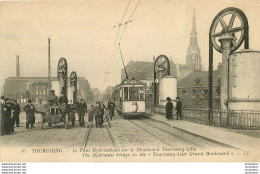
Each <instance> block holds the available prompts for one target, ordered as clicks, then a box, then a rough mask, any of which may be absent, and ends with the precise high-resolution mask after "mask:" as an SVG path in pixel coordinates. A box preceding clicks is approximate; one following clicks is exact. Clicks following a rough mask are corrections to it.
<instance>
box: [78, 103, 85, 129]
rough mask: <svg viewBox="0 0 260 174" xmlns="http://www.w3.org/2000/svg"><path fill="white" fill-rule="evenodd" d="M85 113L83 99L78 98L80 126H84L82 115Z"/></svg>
mask: <svg viewBox="0 0 260 174" xmlns="http://www.w3.org/2000/svg"><path fill="white" fill-rule="evenodd" d="M86 113H87V104H86V103H85V102H84V100H83V99H80V102H79V104H78V114H79V125H80V126H81V127H85V120H84V116H85V114H86Z"/></svg>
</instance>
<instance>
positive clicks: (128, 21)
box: [107, 0, 141, 71]
mask: <svg viewBox="0 0 260 174" xmlns="http://www.w3.org/2000/svg"><path fill="white" fill-rule="evenodd" d="M140 2H141V0H139V1H138V3H137V5H136V6H135V8H134V10H133V11H132V13H131V15H130V17H129V18H128V19H127V21H126V22H125V25H124V29H123V32H122V34H121V37H120V39H119V42H118V43H119V44H120V42H121V40H122V38H123V36H124V33H125V30H126V27H127V24H128V23H130V22H132V21H133V20H130V19H131V18H132V16H133V14H134V12H135V10H136V9H137V7H138V5H139V4H140ZM117 50H118V47H117V48H116V52H115V54H114V55H116V53H117ZM112 58H113V56H112V57H111V60H110V63H109V65H108V68H107V71H108V69H109V68H110V66H111V63H112Z"/></svg>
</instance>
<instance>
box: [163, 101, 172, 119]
mask: <svg viewBox="0 0 260 174" xmlns="http://www.w3.org/2000/svg"><path fill="white" fill-rule="evenodd" d="M166 100H167V103H166V107H165V110H166V119H167V120H169V119H172V109H173V104H172V102H171V98H170V97H167V98H166Z"/></svg>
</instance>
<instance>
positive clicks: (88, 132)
mask: <svg viewBox="0 0 260 174" xmlns="http://www.w3.org/2000/svg"><path fill="white" fill-rule="evenodd" d="M92 129H93V128H91V126H89V128H88V131H87V134H86V138H85V141H84V148H86V147H87V144H88V142H89V137H90V134H91V132H92V131H91V130H92ZM106 130H107V132H108V135H109V139H110V140H111V143H112V145H113V147H114V148H116V146H115V140H114V137H113V135H112V133H111V131H110V129H109V128H108V127H107V126H106Z"/></svg>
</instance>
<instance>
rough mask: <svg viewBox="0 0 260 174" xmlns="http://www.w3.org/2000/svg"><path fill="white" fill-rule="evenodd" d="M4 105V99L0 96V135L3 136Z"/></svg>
mask: <svg viewBox="0 0 260 174" xmlns="http://www.w3.org/2000/svg"><path fill="white" fill-rule="evenodd" d="M4 104H5V97H4V96H1V100H0V109H1V115H0V126H1V129H0V135H3V134H4Z"/></svg>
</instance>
